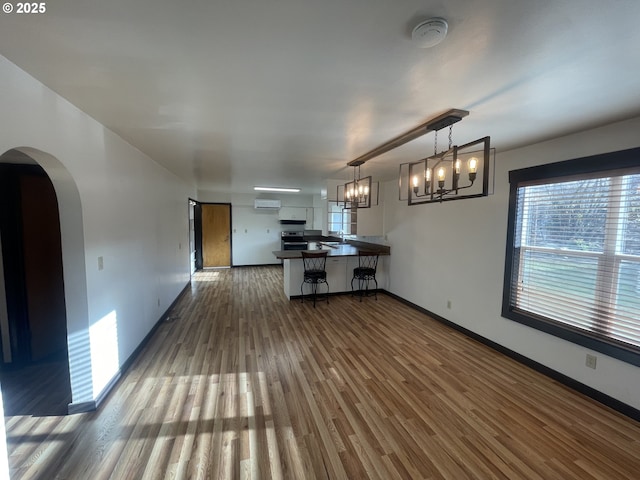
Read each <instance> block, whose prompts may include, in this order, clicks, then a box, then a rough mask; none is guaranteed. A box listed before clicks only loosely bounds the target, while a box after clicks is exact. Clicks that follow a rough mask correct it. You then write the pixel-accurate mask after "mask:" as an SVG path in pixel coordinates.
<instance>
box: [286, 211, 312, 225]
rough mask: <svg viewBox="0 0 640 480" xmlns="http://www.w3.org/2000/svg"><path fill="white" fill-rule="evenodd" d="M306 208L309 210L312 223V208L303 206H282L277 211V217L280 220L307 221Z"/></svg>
mask: <svg viewBox="0 0 640 480" xmlns="http://www.w3.org/2000/svg"><path fill="white" fill-rule="evenodd" d="M307 210H311V223H313V208H305V207H282V208H281V209H280V210H279V211H278V219H280V220H304V221H306V222H309V219H308V218H307V215H308V214H309V213H308V212H307Z"/></svg>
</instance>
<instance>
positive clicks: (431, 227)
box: [384, 118, 640, 409]
mask: <svg viewBox="0 0 640 480" xmlns="http://www.w3.org/2000/svg"><path fill="white" fill-rule="evenodd" d="M638 132H640V118H636V119H634V120H629V121H625V122H620V123H615V124H611V125H608V126H605V127H601V128H597V129H593V130H589V131H585V132H581V133H577V134H574V135H570V136H565V137H561V138H558V139H555V140H552V141H548V142H544V143H539V144H536V145H532V146H529V147H526V148H520V149H517V150H511V151H507V152H500V153H498V155H497V158H496V183H495V193H494V195H491V196H489V197H484V198H478V199H470V200H461V201H455V202H444V203H442V204H432V205H418V206H411V207H409V206H407V205H406V202H400V201H398V200H397V182H396V181H391V182H387V183H386V184H385V189H386V195H385V199H387V200H386V203H385V206H384V216H385V228H386V236H387V239H388V243H389V244H390V245H391V252H392V255H391V256H390V257H389V270H390V279H391V280H390V285H389V290H390V291H391V292H393V293H395V294H397V295H399V296H401V297H403V298H405V299H407V300H409V301H411V302H413V303H415V304H417V305H419V306H421V307H423V308H425V309H427V310H430V311H432V312H434V313H436V314H438V315H440V316H442V317H444V318H446V319H448V320H451V321H452V322H455V323H456V324H458V325H460V326H462V327H464V328H467V329H469V330H471V331H473V332H475V333H477V334H479V335H482V336H483V337H485V338H488V339H490V340H492V341H494V342H496V343H498V344H500V345H503V346H505V347H507V348H509V349H511V350H513V351H515V352H518V353H520V354H522V355H524V356H526V357H528V358H530V359H532V360H534V361H536V362H539V363H541V364H543V365H545V366H547V367H549V368H552V369H553V370H555V371H557V372H560V373H562V374H564V375H567V376H569V377H571V378H573V379H575V380H577V381H579V382H581V383H583V384H586V385H588V386H590V387H592V388H594V389H596V390H598V391H600V392H603V393H605V394H607V395H609V396H611V397H613V398H616V399H618V400H620V401H622V402H624V403H626V404H628V405H631V406H632V407H634V408H638V409H640V368H638V367H634V366H632V365H629V364H627V363H624V362H621V361H619V360H616V359H614V358H610V357H607V356H606V355H603V354H602V353H599V352H591V351H590V350H588V349H586V348H584V347H581V346H578V345H575V344H572V343H570V342H567V341H565V340H561V339H559V338H556V337H554V336H551V335H548V334H545V333H542V332H540V331H537V330H535V329H532V328H529V327H526V326H524V325H521V324H519V323H516V322H513V321H510V320H507V319H505V318H502V317H501V316H500V310H501V301H502V284H503V271H504V256H505V247H506V234H507V212H508V196H509V183H508V172H509V170H513V169H518V168H523V167H527V166H533V165H539V164H544V163H551V162H556V161H562V160H568V159H572V158H579V157H584V156H589V155H595V154H599V153H604V152H610V151H616V150H624V149H627V148H633V147H638V146H640V136H639V135H638ZM487 133H491V132H487ZM448 301H451V308H447V302H448ZM586 353H593V354H595V355H596V356H597V357H598V363H597V365H598V368H597V369H596V370H592V369H589V368H587V367H586V366H585V356H586Z"/></svg>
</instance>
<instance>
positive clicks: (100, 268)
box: [98, 256, 104, 270]
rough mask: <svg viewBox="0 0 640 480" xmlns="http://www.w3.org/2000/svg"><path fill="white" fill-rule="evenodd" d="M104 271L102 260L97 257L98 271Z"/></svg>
mask: <svg viewBox="0 0 640 480" xmlns="http://www.w3.org/2000/svg"><path fill="white" fill-rule="evenodd" d="M103 269H104V259H103V258H102V256H100V257H98V270H103Z"/></svg>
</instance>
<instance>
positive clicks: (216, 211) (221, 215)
mask: <svg viewBox="0 0 640 480" xmlns="http://www.w3.org/2000/svg"><path fill="white" fill-rule="evenodd" d="M202 266H203V267H204V268H207V267H229V266H231V205H229V204H207V203H203V204H202Z"/></svg>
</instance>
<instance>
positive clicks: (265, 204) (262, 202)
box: [253, 198, 281, 210]
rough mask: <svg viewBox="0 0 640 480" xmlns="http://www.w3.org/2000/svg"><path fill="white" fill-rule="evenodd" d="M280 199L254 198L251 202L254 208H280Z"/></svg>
mask: <svg viewBox="0 0 640 480" xmlns="http://www.w3.org/2000/svg"><path fill="white" fill-rule="evenodd" d="M280 203H281V202H280V200H269V199H266V198H256V199H255V200H254V202H253V206H254V208H256V209H258V210H262V209H278V208H280Z"/></svg>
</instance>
